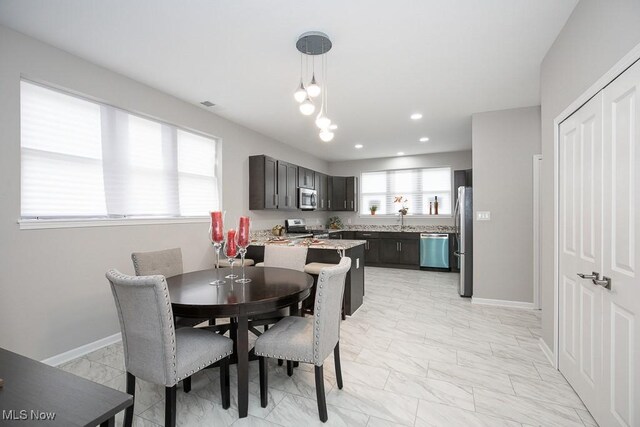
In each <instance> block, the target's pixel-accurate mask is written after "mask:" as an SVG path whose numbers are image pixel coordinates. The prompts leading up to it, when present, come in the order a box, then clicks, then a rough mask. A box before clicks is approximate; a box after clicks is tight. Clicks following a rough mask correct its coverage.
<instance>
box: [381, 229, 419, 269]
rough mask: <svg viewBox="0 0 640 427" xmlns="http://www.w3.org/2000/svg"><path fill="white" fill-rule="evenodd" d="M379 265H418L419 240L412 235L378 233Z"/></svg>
mask: <svg viewBox="0 0 640 427" xmlns="http://www.w3.org/2000/svg"><path fill="white" fill-rule="evenodd" d="M380 235H381V236H382V238H381V239H380V247H379V248H378V249H379V258H378V259H379V263H380V264H396V265H410V266H414V267H418V266H419V265H420V239H419V235H418V234H415V235H414V234H413V233H380Z"/></svg>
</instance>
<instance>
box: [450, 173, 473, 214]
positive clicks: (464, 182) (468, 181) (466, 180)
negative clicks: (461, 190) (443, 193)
mask: <svg viewBox="0 0 640 427" xmlns="http://www.w3.org/2000/svg"><path fill="white" fill-rule="evenodd" d="M472 186H473V171H472V170H471V169H464V170H459V171H454V172H453V206H455V205H456V202H457V201H458V187H472Z"/></svg>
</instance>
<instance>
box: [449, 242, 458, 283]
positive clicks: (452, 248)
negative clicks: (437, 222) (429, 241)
mask: <svg viewBox="0 0 640 427" xmlns="http://www.w3.org/2000/svg"><path fill="white" fill-rule="evenodd" d="M456 252H458V239H457V237H456V235H455V234H453V233H450V234H449V268H450V269H451V271H453V272H456V273H458V272H460V258H459V257H458V256H457V255H456Z"/></svg>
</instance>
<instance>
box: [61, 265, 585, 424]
mask: <svg viewBox="0 0 640 427" xmlns="http://www.w3.org/2000/svg"><path fill="white" fill-rule="evenodd" d="M365 275H366V276H365V283H366V296H365V302H364V304H363V306H362V307H361V308H360V309H359V310H358V311H357V312H356V313H355V314H354V315H353V316H351V317H348V318H347V320H346V321H344V322H342V329H341V340H340V347H341V353H342V370H343V376H344V388H343V389H342V390H339V389H338V388H337V386H336V383H335V371H334V366H333V357H329V358H328V359H327V360H326V363H325V383H326V384H325V390H326V393H327V404H328V412H329V421H328V422H327V423H326V424H325V425H327V426H369V427H372V426H447V427H452V426H487V427H489V426H491V427H494V426H516V427H517V426H526V427H528V426H594V425H596V423H595V422H594V420H593V418H591V416H590V415H589V412H588V411H587V410H586V408H585V407H584V405H583V404H582V402H581V401H580V398H579V397H578V396H577V395H576V394H575V392H574V391H573V389H572V388H571V387H570V386H569V384H568V383H567V382H566V380H565V379H564V377H563V376H562V375H561V374H560V373H559V372H558V371H556V370H555V369H553V368H552V367H551V366H550V365H549V363H548V361H547V359H546V358H545V356H544V354H543V353H542V351H541V350H540V348H539V347H538V344H537V342H538V337H539V335H540V313H539V312H538V311H530V310H521V309H509V308H503V307H492V306H482V305H477V304H473V305H472V304H471V301H470V300H469V299H466V298H460V297H459V296H458V294H457V292H456V284H457V280H458V277H457V275H456V274H453V273H439V272H425V271H412V270H396V269H383V268H372V267H367V268H366V270H365ZM123 360H124V359H123V351H122V344H121V343H119V344H115V345H112V346H109V347H105V348H103V349H100V350H98V351H95V352H93V353H91V354H89V355H87V356H84V357H81V358H78V359H75V360H73V361H71V362H68V363H66V364H64V365H62V366H60V368H61V369H64V370H66V371H69V372H72V373H74V374H77V375H79V376H82V377H84V378H88V379H90V380H92V381H96V382H98V383H101V384H104V385H107V386H109V387H113V388H116V389H119V390H123V391H124V388H125V373H124V361H123ZM269 375H270V376H269V406H268V407H267V408H261V407H260V398H259V381H258V367H257V362H252V363H251V364H250V376H249V378H250V397H249V399H250V403H249V416H248V417H247V418H245V419H238V412H237V400H236V392H235V391H236V384H237V383H236V372H235V369H234V367H233V366H232V367H231V408H230V409H229V410H227V411H225V410H223V409H222V406H221V404H220V402H221V400H220V391H219V390H220V387H219V376H218V370H217V369H212V370H205V371H203V372H200V373H198V374H196V375H194V377H193V383H192V391H191V393H189V394H185V393H183V392H182V391H181V390H179V391H178V402H177V409H178V414H177V419H178V424H179V425H182V426H200V425H203V426H204V425H207V426H230V425H233V426H301V425H305V426H312V425H322V423H320V421H319V419H318V414H317V406H316V400H315V386H314V375H313V367H312V366H311V365H304V364H301V365H300V367H299V368H298V369H296V371H295V373H294V375H293V377H288V376H287V375H286V370H285V369H283V368H282V367H279V366H277V364H276V362H275V361H273V360H272V361H271V364H270V367H269ZM122 418H123V417H122V414H120V415H119V417H118V419H117V422H118V425H121V424H122ZM163 419H164V388H163V387H160V386H156V385H153V384H149V383H146V382H144V381H141V380H138V381H137V389H136V403H135V417H134V425H135V426H149V427H157V426H158V425H162V424H163Z"/></svg>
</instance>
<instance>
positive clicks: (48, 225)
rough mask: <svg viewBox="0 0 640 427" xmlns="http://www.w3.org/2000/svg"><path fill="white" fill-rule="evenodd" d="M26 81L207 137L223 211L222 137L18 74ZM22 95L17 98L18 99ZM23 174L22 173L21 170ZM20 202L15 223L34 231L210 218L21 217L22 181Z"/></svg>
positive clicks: (205, 215)
mask: <svg viewBox="0 0 640 427" xmlns="http://www.w3.org/2000/svg"><path fill="white" fill-rule="evenodd" d="M22 82H26V83H29V84H32V85H36V86H40V87H42V88H44V89H47V90H51V91H55V92H58V93H60V94H63V95H66V96H71V97H73V98H77V99H80V100H83V101H86V102H90V103H93V104H96V105H98V106H99V107H101V106H105V107H109V108H112V109H114V110H118V111H120V112H123V113H125V114H129V115H131V116H134V117H138V118H140V119H143V120H149V121H152V122H155V123H159V124H160V125H166V126H171V127H173V128H175V130H176V131H183V132H188V133H192V134H195V135H198V136H200V137H203V138H208V139H211V140H212V141H213V143H214V144H215V164H214V168H215V178H216V180H217V183H218V188H217V192H218V205H219V209H220V210H224V207H223V206H224V200H223V195H224V193H223V184H222V177H223V170H222V165H223V162H222V147H223V139H222V138H221V137H219V136H215V135H212V134H209V133H206V132H202V131H200V130H197V129H193V128H190V127H188V126H182V125H178V124H175V123H173V122H170V121H167V120H163V119H160V118H158V117H155V116H152V115H150V114H146V113H142V112H139V111H132V110H128V109H126V108H123V107H120V106H118V105H115V104H113V103H110V102H108V101H105V100H103V99H100V98H96V97H92V96H89V95H85V94H81V93H79V92H76V91H73V90H69V89H66V88H62V87H59V86H57V85H52V84H50V83H45V82H41V81H38V80H34V79H32V78H29V77H25V76H24V75H22V76H21V77H20V83H22ZM21 99H22V97H20V100H21ZM22 149H23V147H22V130H20V170H21V171H22ZM21 173H22V172H21ZM19 194H20V204H19V219H18V220H17V224H18V226H19V229H20V230H35V229H52V228H83V227H113V226H123V225H124V226H127V225H160V224H191V223H208V222H209V221H210V218H209V215H208V214H203V215H198V216H157V215H154V216H135V217H126V216H122V217H80V216H76V217H74V216H68V217H61V218H49V217H48V218H22V216H21V215H22V184H20V192H19Z"/></svg>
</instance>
